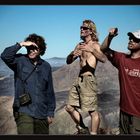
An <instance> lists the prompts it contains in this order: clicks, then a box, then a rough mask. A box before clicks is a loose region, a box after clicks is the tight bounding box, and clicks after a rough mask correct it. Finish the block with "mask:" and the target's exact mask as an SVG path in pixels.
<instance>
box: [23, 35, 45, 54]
mask: <svg viewBox="0 0 140 140" xmlns="http://www.w3.org/2000/svg"><path fill="white" fill-rule="evenodd" d="M25 41H31V42H34V43H35V44H36V45H37V46H38V47H39V49H40V55H44V53H45V51H46V43H45V39H44V38H43V37H42V36H39V35H37V34H35V33H33V34H30V35H29V36H28V37H27V38H25Z"/></svg>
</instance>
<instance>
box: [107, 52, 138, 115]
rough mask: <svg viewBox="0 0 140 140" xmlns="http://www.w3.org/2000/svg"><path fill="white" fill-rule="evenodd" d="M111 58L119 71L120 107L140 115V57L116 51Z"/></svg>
mask: <svg viewBox="0 0 140 140" xmlns="http://www.w3.org/2000/svg"><path fill="white" fill-rule="evenodd" d="M109 60H110V61H111V63H112V64H113V65H114V66H115V67H116V68H117V69H118V71H119V82H120V109H121V110H122V111H124V112H126V113H128V114H131V115H134V116H137V117H140V58H136V59H132V58H130V55H128V54H124V53H120V52H116V51H114V53H113V57H111V58H109Z"/></svg>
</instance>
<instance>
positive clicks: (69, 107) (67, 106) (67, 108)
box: [65, 105, 74, 113]
mask: <svg viewBox="0 0 140 140" xmlns="http://www.w3.org/2000/svg"><path fill="white" fill-rule="evenodd" d="M65 110H66V111H67V112H69V113H72V112H73V111H74V107H72V106H71V105H66V106H65Z"/></svg>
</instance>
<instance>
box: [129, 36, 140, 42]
mask: <svg viewBox="0 0 140 140" xmlns="http://www.w3.org/2000/svg"><path fill="white" fill-rule="evenodd" d="M129 40H133V42H136V43H139V42H140V39H137V38H135V37H129Z"/></svg>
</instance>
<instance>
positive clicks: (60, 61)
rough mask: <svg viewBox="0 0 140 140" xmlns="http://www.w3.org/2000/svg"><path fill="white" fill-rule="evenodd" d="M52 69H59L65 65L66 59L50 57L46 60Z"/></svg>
mask: <svg viewBox="0 0 140 140" xmlns="http://www.w3.org/2000/svg"><path fill="white" fill-rule="evenodd" d="M46 61H47V62H49V63H50V65H51V66H52V67H61V66H63V65H65V64H66V58H59V57H52V58H48V59H46Z"/></svg>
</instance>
